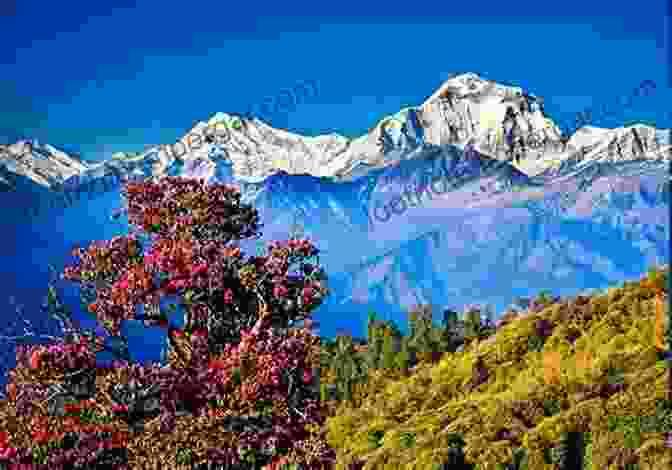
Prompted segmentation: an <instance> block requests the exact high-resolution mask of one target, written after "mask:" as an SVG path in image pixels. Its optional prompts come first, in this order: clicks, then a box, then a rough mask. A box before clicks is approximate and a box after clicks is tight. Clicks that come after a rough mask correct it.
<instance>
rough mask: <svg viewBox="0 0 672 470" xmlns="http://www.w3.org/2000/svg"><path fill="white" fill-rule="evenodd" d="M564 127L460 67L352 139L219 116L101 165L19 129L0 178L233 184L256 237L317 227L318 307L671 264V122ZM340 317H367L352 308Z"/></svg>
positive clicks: (557, 283)
mask: <svg viewBox="0 0 672 470" xmlns="http://www.w3.org/2000/svg"><path fill="white" fill-rule="evenodd" d="M213 129H214V130H215V131H216V133H215V134H214V135H215V137H214V138H212V139H210V140H211V141H210V142H206V140H205V137H206V136H210V137H212V135H213V134H212V133H210V132H209V131H210V130H213ZM224 129H228V131H224ZM194 135H202V136H204V138H203V139H201V140H202V145H200V146H199V145H195V144H193V142H194V141H195V140H194ZM210 137H208V138H210ZM568 137H569V136H562V135H560V133H559V130H558V128H557V126H555V125H554V124H553V122H552V121H551V120H550V119H548V118H547V117H546V116H545V115H544V113H543V103H542V101H541V100H540V99H538V98H536V97H534V96H533V95H530V94H527V93H525V92H524V91H523V90H521V89H520V88H516V87H510V86H504V85H499V84H496V83H494V82H491V81H487V80H484V79H482V78H480V77H478V76H476V75H474V74H463V75H460V76H457V77H454V78H452V79H450V80H448V81H447V82H446V83H445V84H444V85H443V86H442V87H441V88H440V89H439V90H437V91H436V92H435V93H434V94H432V95H431V96H430V97H429V98H428V99H427V100H425V102H424V103H422V104H420V105H419V106H417V107H411V108H407V109H404V110H401V111H400V112H399V113H397V114H395V115H394V116H388V117H385V118H384V119H382V120H380V121H379V122H378V123H377V124H376V125H375V126H374V127H373V128H372V129H371V131H370V132H369V133H367V134H366V135H364V136H361V137H359V138H357V139H352V140H349V139H346V138H345V137H342V136H338V135H327V136H319V137H302V136H299V135H295V134H292V133H289V132H286V131H283V130H278V129H273V128H271V127H270V126H267V125H266V124H264V123H263V122H261V121H259V120H257V119H253V120H247V119H244V118H241V117H239V116H233V115H229V114H225V113H218V114H216V115H215V116H213V118H211V119H210V120H209V121H208V122H201V123H198V124H197V125H196V126H195V127H194V128H193V129H192V131H191V132H190V133H189V134H188V135H187V136H184V138H182V139H181V140H180V142H181V145H173V146H163V147H152V148H149V149H147V150H146V151H144V152H142V153H140V154H137V155H130V154H125V153H121V152H120V153H118V154H115V155H114V157H113V158H112V159H110V160H108V161H105V162H102V163H97V164H91V163H84V162H82V161H80V160H78V159H76V158H74V157H68V156H67V155H65V154H63V153H61V152H59V151H58V150H56V149H54V148H53V147H51V146H46V145H45V146H43V145H40V144H38V143H37V142H32V145H31V146H30V147H32V148H31V152H28V153H27V154H24V155H23V156H22V157H20V158H19V157H18V156H17V155H19V154H20V151H19V150H18V149H19V148H20V147H21V146H22V145H23V146H25V142H23V143H17V144H15V145H14V147H12V146H6V147H3V148H0V158H2V159H3V160H2V161H0V163H1V164H0V170H2V171H3V173H1V174H0V176H3V175H4V176H5V177H6V178H10V179H11V175H12V174H14V173H13V172H18V173H19V174H20V175H22V176H21V178H23V179H24V180H25V181H23V183H25V182H26V181H29V182H33V184H34V185H35V186H36V187H38V188H41V189H42V190H45V191H47V192H51V193H54V194H60V195H63V194H64V193H65V194H66V195H67V193H68V192H75V191H78V188H79V189H81V188H82V187H90V186H91V185H93V184H94V183H95V182H96V181H99V180H104V179H110V178H112V179H117V180H118V179H122V178H141V179H142V178H148V177H160V176H162V175H182V176H187V177H198V178H205V179H207V180H208V181H211V182H215V181H219V182H224V183H235V184H237V185H239V186H240V188H241V192H242V193H243V198H242V199H243V201H244V202H248V203H253V204H254V205H255V206H256V207H257V208H258V209H259V212H260V215H261V220H262V221H263V223H264V228H263V234H264V236H263V238H262V240H270V239H274V238H278V237H286V236H287V235H288V232H289V230H290V226H291V224H292V223H293V222H297V223H298V224H300V225H302V226H303V229H304V233H305V234H306V235H308V236H310V237H311V238H312V239H315V240H317V241H318V245H319V246H320V248H321V249H323V255H322V257H321V260H322V262H324V263H325V265H326V267H327V269H328V272H330V273H332V279H333V284H334V286H335V287H336V288H335V290H334V291H333V295H332V296H331V297H330V298H329V299H328V300H329V301H328V303H327V305H325V306H324V307H323V308H322V310H321V311H324V312H327V311H329V312H343V313H352V312H355V311H362V309H363V308H367V305H368V306H375V307H376V308H378V309H379V310H380V311H386V312H391V313H390V314H391V315H401V312H402V311H403V310H404V309H407V308H408V307H410V306H411V305H413V304H415V303H418V302H426V303H433V304H436V305H445V304H451V305H454V306H455V307H460V306H463V305H466V304H468V303H471V302H473V301H474V300H475V299H479V300H481V301H487V302H491V303H493V304H494V305H496V306H497V307H498V308H499V309H501V308H503V307H504V306H505V305H507V304H508V303H510V302H511V300H512V299H513V298H514V297H516V296H520V295H526V294H529V293H534V292H536V291H538V290H542V289H548V288H550V287H553V289H554V290H556V291H558V293H559V294H570V293H573V292H575V291H576V290H582V289H585V288H597V287H604V286H606V285H608V284H610V283H615V282H621V281H623V280H625V279H628V278H632V277H636V276H638V275H640V274H641V273H642V272H644V271H645V270H646V269H647V268H648V267H649V266H650V265H651V264H655V263H659V264H663V263H668V262H669V258H670V253H669V244H668V240H669V237H670V228H669V227H670V224H669V195H670V182H669V177H668V174H669V173H668V167H669V162H670V157H671V156H672V146H671V145H670V131H669V130H667V131H661V130H656V129H653V128H651V127H648V126H643V125H636V126H629V127H626V128H618V129H598V128H591V127H585V128H582V129H579V131H577V132H576V133H575V134H574V135H573V136H571V137H569V138H568ZM190 142H191V143H192V145H190V146H189V145H188V144H190ZM10 147H11V148H10ZM180 147H182V148H180ZM185 149H187V150H188V151H187V152H184V154H183V155H180V154H181V153H182V151H183V150H185ZM176 156H177V157H178V158H176ZM19 160H20V161H21V162H23V164H22V165H23V166H22V165H19V164H18V163H17V161H19ZM39 162H42V163H39ZM38 163H39V164H38ZM26 167H28V168H30V169H31V170H30V171H27V170H25V169H24V168H26ZM38 170H39V171H38ZM21 172H23V173H21ZM15 179H16V178H15ZM24 186H25V184H24V185H23V186H22V189H21V190H23V189H25V188H24ZM116 188H118V186H116ZM116 190H118V189H116ZM17 194H18V193H17ZM16 199H21V198H16ZM111 210H112V207H110V211H111ZM66 212H67V211H66ZM67 217H68V216H67V214H66V219H67ZM67 220H69V219H67ZM67 220H66V222H64V223H65V225H66V226H68V223H69V222H67ZM122 221H123V220H122ZM78 223H80V220H75V219H74V216H73V219H72V223H70V225H71V226H73V227H76V226H77V224H78ZM241 245H242V246H243V247H246V248H248V249H251V250H252V251H254V250H255V247H254V244H253V243H247V242H243V243H241ZM364 304H367V305H364ZM319 314H320V313H319V312H318V315H319ZM324 314H325V315H326V313H324ZM340 318H341V319H343V318H345V317H343V315H341V316H340ZM345 321H351V322H353V323H352V324H353V325H355V324H356V325H355V326H353V328H354V329H356V330H358V331H361V322H360V321H359V320H358V319H351V320H350V319H348V320H345ZM402 323H403V322H402Z"/></svg>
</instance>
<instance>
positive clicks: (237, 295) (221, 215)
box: [63, 177, 328, 351]
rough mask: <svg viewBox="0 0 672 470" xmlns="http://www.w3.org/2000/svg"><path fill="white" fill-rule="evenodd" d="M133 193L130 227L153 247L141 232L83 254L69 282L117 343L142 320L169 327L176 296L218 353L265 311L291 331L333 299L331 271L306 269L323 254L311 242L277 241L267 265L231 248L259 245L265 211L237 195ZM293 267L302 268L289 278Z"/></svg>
mask: <svg viewBox="0 0 672 470" xmlns="http://www.w3.org/2000/svg"><path fill="white" fill-rule="evenodd" d="M124 194H125V197H126V198H127V200H128V214H129V223H130V224H131V225H134V226H135V227H136V228H141V229H143V230H146V231H148V232H149V233H151V234H152V235H153V243H152V244H151V246H149V247H144V246H143V245H142V243H141V241H140V238H139V236H138V234H137V233H133V234H131V235H129V236H127V237H115V238H114V239H112V240H111V241H110V242H109V243H100V242H98V243H94V244H92V245H91V246H89V247H88V248H87V249H86V250H81V249H78V250H75V251H74V252H73V254H74V255H75V256H76V257H77V258H78V259H79V263H78V264H77V265H75V266H69V267H67V268H66V269H65V271H64V274H63V277H64V279H68V280H72V281H76V282H78V283H80V284H81V285H82V290H83V297H84V299H83V300H85V303H87V309H88V310H89V311H90V312H91V313H93V314H95V315H96V317H97V318H98V320H99V321H101V322H102V324H103V325H104V326H105V327H106V328H107V329H108V330H109V332H110V334H112V335H115V336H118V335H119V334H120V325H121V321H122V320H131V319H136V318H138V316H140V317H141V318H142V319H143V320H144V322H145V324H146V325H159V326H163V327H166V328H169V327H170V325H169V324H168V322H167V318H168V317H169V314H170V313H171V312H168V311H164V310H163V309H161V308H160V306H161V303H162V300H163V299H165V298H167V297H172V298H174V299H177V301H176V302H175V303H173V304H171V305H170V306H169V309H170V308H172V310H173V311H175V310H177V309H178V305H179V306H181V307H183V308H184V309H185V310H186V312H185V316H186V326H185V329H186V330H188V331H190V330H194V329H198V328H205V329H206V330H207V331H208V336H209V342H210V348H211V350H213V351H216V350H217V349H218V348H221V346H222V345H223V344H226V343H235V342H237V341H239V339H240V330H241V329H242V328H251V327H252V325H253V324H254V323H255V321H256V320H257V312H258V310H259V305H260V302H264V303H266V304H268V305H269V306H270V309H271V312H272V313H271V315H270V316H269V319H268V323H269V326H272V327H275V328H279V329H284V328H287V327H288V326H289V325H291V324H293V322H295V321H297V320H302V319H305V318H307V316H308V315H309V312H310V311H312V310H314V309H315V308H316V307H318V306H319V305H320V303H321V301H322V299H323V298H324V297H325V296H326V294H327V292H328V289H327V288H326V285H325V283H326V275H325V273H324V270H323V269H321V268H319V267H318V266H317V265H315V264H311V263H308V262H305V260H306V258H310V257H316V256H317V255H318V250H317V249H316V248H315V247H314V246H313V245H312V243H311V242H309V241H308V240H296V239H292V240H289V241H287V242H272V243H270V244H269V252H270V254H269V255H268V256H253V257H250V258H247V259H244V258H243V255H242V253H241V250H240V248H238V247H233V246H228V242H230V241H231V240H240V239H243V238H249V237H254V236H258V234H257V230H258V226H259V224H258V216H257V211H256V210H254V209H252V208H251V206H249V205H247V204H241V203H240V194H239V193H238V192H237V191H236V190H235V188H232V187H229V186H227V185H205V183H203V182H201V181H197V180H183V179H180V178H170V177H169V178H165V179H163V180H161V181H160V182H158V183H140V184H133V183H132V184H129V185H128V186H127V187H126V190H125V193H124ZM318 262H319V259H318ZM292 267H298V269H296V273H295V274H289V275H288V271H289V270H290V268H292ZM88 300H90V302H88ZM139 310H140V311H141V314H140V315H138V313H139ZM170 337H171V336H170V335H169V340H170ZM171 345H172V343H171ZM172 346H174V345H172Z"/></svg>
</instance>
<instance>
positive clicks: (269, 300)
mask: <svg viewBox="0 0 672 470" xmlns="http://www.w3.org/2000/svg"><path fill="white" fill-rule="evenodd" d="M124 196H125V197H126V198H127V203H128V214H129V222H130V223H131V225H132V226H134V227H135V228H136V229H139V231H145V232H147V233H149V237H143V235H142V234H141V233H140V232H139V231H137V230H136V231H134V232H132V233H131V234H130V235H129V236H124V237H115V238H113V239H112V240H110V241H108V242H95V243H92V244H91V245H90V246H89V247H88V248H86V249H85V250H82V249H77V250H75V251H74V252H73V255H74V256H75V257H76V258H77V263H76V264H75V265H73V266H68V267H67V268H66V269H65V271H64V273H63V278H64V279H66V280H70V281H75V282H77V283H79V284H80V286H81V288H82V289H81V295H82V303H83V305H85V306H86V309H87V310H88V311H89V312H91V313H92V314H93V315H95V316H96V318H97V319H98V320H99V322H100V323H101V326H102V327H103V328H104V329H105V331H106V333H108V334H109V335H111V336H112V337H116V338H121V337H122V336H121V330H120V325H121V322H122V320H131V319H140V320H143V321H144V323H145V325H159V326H163V327H165V328H167V330H168V335H167V336H168V340H169V342H170V345H171V350H170V353H169V361H168V362H169V364H168V365H167V366H164V367H160V366H159V365H157V364H154V365H152V364H148V365H144V366H140V365H138V364H131V363H130V355H129V354H128V348H127V342H126V341H121V345H122V347H121V348H119V351H117V353H118V354H117V356H118V358H120V359H121V361H115V363H114V367H113V368H114V370H115V371H116V372H115V373H116V374H120V375H118V376H117V377H118V378H117V379H116V380H113V385H110V387H109V388H108V389H107V390H95V395H96V397H95V400H93V399H89V400H85V401H83V402H79V403H74V404H73V403H66V404H65V405H63V406H62V416H63V418H62V419H64V420H69V421H62V422H60V425H61V426H62V427H61V428H58V429H53V428H45V427H44V424H45V423H44V420H42V421H40V423H41V424H40V423H37V422H36V423H35V425H34V426H33V427H32V432H33V434H32V438H31V439H32V440H33V441H35V442H38V441H39V442H42V443H44V444H45V445H50V446H51V445H52V444H54V443H56V444H58V443H59V442H61V441H63V439H70V440H69V441H68V442H69V444H70V446H69V447H68V448H67V450H65V451H63V452H59V451H55V450H53V449H52V448H50V450H49V455H51V457H49V458H47V456H46V454H45V455H43V456H42V457H41V458H40V460H41V463H42V461H44V462H46V463H48V464H49V465H52V466H53V468H60V466H61V465H65V464H67V463H71V462H74V463H80V464H84V463H87V462H88V463H94V462H95V464H96V465H97V464H98V463H100V462H101V458H102V457H101V455H102V456H103V457H106V458H107V460H105V459H103V460H102V461H105V462H109V461H110V459H112V460H115V461H117V462H119V461H123V460H124V459H126V460H128V463H129V464H131V463H132V461H133V462H135V464H137V465H141V466H142V465H145V463H146V462H147V460H146V459H147V458H148V457H147V455H148V453H147V452H146V451H143V450H142V449H143V448H144V447H145V446H146V445H147V444H148V443H152V442H155V441H158V440H161V439H162V437H165V436H166V435H167V434H170V433H171V432H173V431H174V429H175V428H176V426H178V425H179V422H180V421H179V420H180V419H182V417H184V416H185V415H191V416H192V417H193V418H194V419H195V418H196V417H198V416H209V417H211V418H212V419H215V422H216V426H217V429H218V431H217V432H216V433H215V436H216V437H217V439H216V442H213V441H212V439H211V437H212V432H213V431H212V429H211V428H208V427H206V428H204V430H203V432H204V433H205V435H207V436H208V437H207V440H208V442H210V448H208V449H205V448H204V447H202V446H199V447H198V448H197V449H191V450H190V459H191V460H192V461H193V462H194V463H202V462H205V461H207V462H212V463H236V464H239V463H240V462H248V463H249V465H250V467H249V468H260V466H264V465H268V464H277V463H278V462H280V461H282V460H283V459H286V456H287V449H290V450H291V452H290V453H291V461H292V462H293V463H297V462H300V463H302V464H303V465H307V467H306V468H312V465H315V466H316V467H315V468H319V467H321V466H322V465H325V464H326V465H327V466H328V465H330V464H331V463H333V451H332V450H331V449H329V448H328V447H327V446H326V445H325V441H324V439H323V437H320V436H318V435H315V434H313V433H312V431H309V429H313V430H314V429H316V428H317V429H319V425H320V423H321V422H322V420H323V417H322V413H320V412H319V402H318V398H319V394H318V393H317V391H318V387H316V383H315V379H316V371H317V370H318V369H319V339H318V338H317V337H315V336H313V335H312V333H311V332H310V324H309V322H306V323H307V324H306V325H304V327H303V329H300V330H297V329H291V328H289V327H290V326H292V325H293V324H294V322H296V321H298V320H309V319H310V312H311V311H312V310H314V309H315V308H316V307H317V306H319V305H320V303H321V302H322V300H323V298H324V297H325V296H326V294H327V292H328V290H327V288H326V284H325V283H326V275H325V273H324V270H323V269H322V268H320V267H319V266H317V264H312V263H309V262H307V259H308V258H311V257H317V255H318V250H317V249H316V248H315V247H314V246H313V245H312V243H310V242H309V241H308V240H297V239H291V240H289V241H286V242H273V243H271V244H269V247H268V248H269V249H268V254H267V255H266V256H261V255H260V256H253V257H250V258H244V257H243V254H242V253H241V250H240V248H239V247H237V246H230V245H229V242H231V241H235V240H240V239H243V238H249V237H252V236H255V234H256V232H257V229H258V217H257V214H256V210H253V209H252V208H251V207H250V206H249V205H245V204H241V203H240V194H239V193H238V192H237V191H236V190H235V189H234V188H232V187H229V186H226V185H209V186H208V185H205V184H204V183H203V182H199V181H195V180H182V179H179V178H165V179H163V180H161V181H159V182H151V183H140V184H135V183H130V184H128V185H127V186H126V189H125V191H124ZM317 263H319V258H318V259H317ZM295 266H296V267H295ZM292 267H295V268H294V269H293V270H292V269H291V268H292ZM290 271H291V274H288V273H290ZM53 302H54V298H53V297H52V298H51V303H52V304H53ZM176 311H179V312H181V314H182V315H183V316H184V322H183V326H182V327H176V326H175V325H174V324H173V323H171V322H169V321H168V319H169V317H170V316H171V315H173V314H175V312H176ZM96 333H99V330H97V331H96ZM56 343H57V344H52V345H46V346H44V345H38V346H32V347H29V348H23V349H21V350H18V349H17V364H21V367H22V369H21V370H23V371H24V372H22V374H24V377H25V375H26V374H27V375H30V376H32V377H33V379H35V378H40V377H42V378H46V377H52V378H53V377H54V376H56V377H61V378H62V379H65V380H66V382H67V380H71V381H72V377H76V376H82V375H86V371H87V370H91V369H93V368H95V353H96V352H100V351H102V350H104V349H108V346H107V344H106V342H104V341H100V339H99V338H95V337H94V336H93V335H91V334H89V335H85V334H74V335H71V338H70V340H69V341H67V342H63V341H61V342H58V341H57V342H56ZM54 374H56V375H54ZM15 376H16V375H15ZM52 382H53V380H52ZM13 385H14V386H13V387H8V394H10V393H11V397H12V401H13V402H15V405H16V410H17V411H18V410H19V409H21V410H23V411H28V410H30V409H32V408H34V405H33V404H34V403H36V402H45V401H46V402H48V401H49V400H50V399H51V398H53V396H54V393H53V390H54V388H53V387H54V385H53V383H52V385H49V386H48V387H46V386H41V385H36V384H35V383H34V381H33V382H32V384H31V382H30V380H28V381H26V380H25V379H22V383H21V384H18V386H17V384H13ZM59 387H60V386H58V385H56V394H58V393H62V392H63V388H62V387H60V388H59ZM48 394H51V396H50V397H47V395H48ZM94 405H95V406H96V407H97V410H96V413H93V412H91V413H93V414H91V416H89V415H85V414H82V413H88V412H89V411H88V410H87V407H88V408H91V407H92V406H94ZM31 407H32V408H31ZM217 410H226V413H223V414H220V413H219V412H218V411H217ZM33 412H34V410H33ZM101 413H102V415H101ZM98 415H100V416H99V418H100V419H102V420H103V421H104V422H107V421H113V422H115V423H117V425H119V420H120V419H121V420H122V422H125V423H126V424H127V425H128V429H129V430H131V431H132V432H134V433H135V434H136V437H135V438H131V439H130V440H128V441H127V444H128V445H127V450H128V453H127V454H124V455H121V454H118V453H117V454H110V453H109V451H110V450H114V449H113V448H114V443H115V442H118V441H119V437H118V436H117V437H115V435H114V434H110V433H109V432H108V433H107V434H105V433H103V435H101V434H97V435H95V436H94V435H93V434H91V431H93V430H92V429H90V428H86V427H84V428H83V429H81V430H80V433H79V435H80V437H79V438H76V439H74V440H73V439H72V438H73V436H72V427H73V421H72V420H73V419H75V420H76V422H81V421H82V419H84V417H85V416H89V417H90V418H91V417H92V416H98ZM156 416H160V421H159V422H158V426H156V425H150V427H149V428H147V429H145V428H144V427H143V426H142V423H143V422H145V421H147V420H148V419H150V420H151V418H152V417H156ZM87 419H88V418H87ZM91 419H93V418H91ZM115 420H116V421H115ZM151 422H153V421H151ZM66 423H67V424H66ZM198 423H200V421H198V422H194V424H192V431H190V432H189V433H187V434H186V435H185V437H184V439H187V440H188V441H189V439H193V435H194V434H195V433H198V432H199V426H202V424H198ZM138 425H140V426H138ZM59 429H60V430H59ZM87 432H88V433H89V434H87ZM230 435H234V436H235V439H234V440H233V441H232V440H231V439H230V437H227V436H230ZM220 438H221V439H220ZM92 439H93V440H95V439H98V441H100V442H103V441H105V442H108V443H107V444H104V443H103V444H96V445H94V444H93V442H94V441H93V440H92ZM110 439H112V440H111V441H110ZM189 442H191V441H189ZM189 442H187V441H184V442H180V440H179V438H177V439H171V441H170V445H169V447H170V446H172V447H170V449H168V448H167V447H166V448H165V449H162V452H164V453H165V452H172V451H175V452H178V453H179V452H182V453H183V452H184V446H185V445H186V446H188V444H189ZM73 443H75V444H77V446H78V447H79V448H78V450H74V448H73V447H72V445H73ZM54 445H55V444H54ZM59 445H60V444H59ZM173 447H174V448H173ZM81 449H83V450H81ZM283 449H284V450H283ZM316 449H317V450H316ZM191 451H193V452H191ZM7 452H9V454H11V452H12V451H7ZM101 452H102V454H101ZM105 452H108V453H107V454H105ZM153 453H154V454H156V452H153ZM9 454H7V458H8V459H9V461H8V462H10V461H11V462H24V461H25V459H26V458H28V457H27V456H26V455H24V454H22V453H21V451H20V450H19V451H17V453H16V455H13V456H10V455H9ZM149 454H152V452H150V453H149ZM40 455H42V454H40ZM180 455H183V454H180ZM153 457H154V458H156V455H153ZM2 458H3V456H2V455H0V459H2ZM21 459H24V460H21ZM120 459H121V460H120ZM143 459H144V460H143ZM5 460H6V459H5ZM138 462H145V463H142V464H139V463H138ZM110 468H112V467H110ZM114 468H117V467H114ZM241 468H243V467H241Z"/></svg>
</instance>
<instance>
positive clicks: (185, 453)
mask: <svg viewBox="0 0 672 470" xmlns="http://www.w3.org/2000/svg"><path fill="white" fill-rule="evenodd" d="M175 460H176V461H177V463H178V464H179V465H189V464H190V463H191V462H192V460H193V452H192V450H191V449H186V448H182V449H178V450H177V456H176V457H175Z"/></svg>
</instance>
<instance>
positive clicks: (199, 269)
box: [191, 264, 208, 276]
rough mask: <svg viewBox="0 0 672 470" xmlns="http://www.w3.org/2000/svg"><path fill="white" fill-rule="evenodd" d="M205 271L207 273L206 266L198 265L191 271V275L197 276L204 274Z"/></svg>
mask: <svg viewBox="0 0 672 470" xmlns="http://www.w3.org/2000/svg"><path fill="white" fill-rule="evenodd" d="M207 271H208V265H207V264H199V265H197V266H194V268H193V269H192V270H191V275H192V276H197V275H199V274H202V273H206V272H207Z"/></svg>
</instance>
